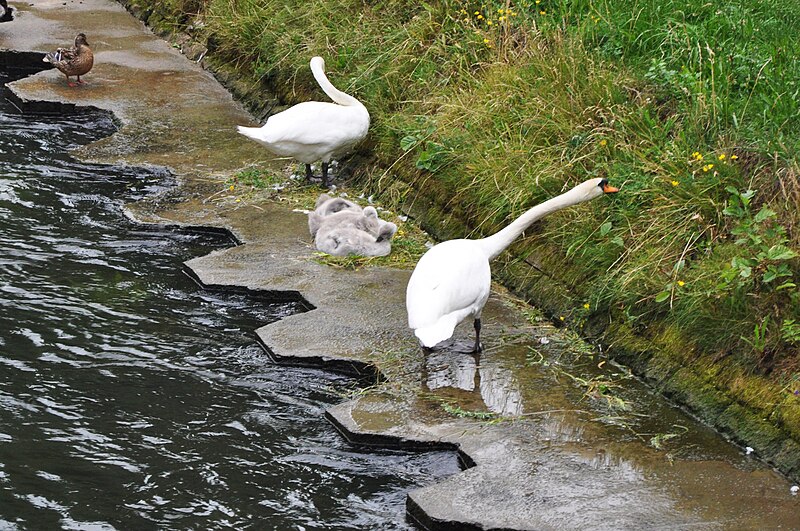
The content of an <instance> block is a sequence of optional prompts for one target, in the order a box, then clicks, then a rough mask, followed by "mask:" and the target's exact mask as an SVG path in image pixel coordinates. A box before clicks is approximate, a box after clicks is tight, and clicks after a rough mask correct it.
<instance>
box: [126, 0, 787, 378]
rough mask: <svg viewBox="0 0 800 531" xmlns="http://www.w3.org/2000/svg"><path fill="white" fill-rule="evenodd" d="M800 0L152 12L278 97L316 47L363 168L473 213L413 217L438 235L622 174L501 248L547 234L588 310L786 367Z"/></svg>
mask: <svg viewBox="0 0 800 531" xmlns="http://www.w3.org/2000/svg"><path fill="white" fill-rule="evenodd" d="M138 2H139V3H140V4H144V5H147V4H151V3H152V4H154V2H151V1H150V0H138ZM798 8H800V3H798V2H797V1H793V0H792V1H778V0H756V1H749V2H744V1H742V0H739V1H734V2H728V1H722V0H710V1H707V2H705V3H697V2H689V1H687V0H663V1H656V0H616V1H614V2H610V1H608V0H574V1H566V0H540V1H539V2H536V1H535V0H523V1H518V2H506V1H499V2H498V1H489V2H474V1H469V2H458V1H452V0H444V1H438V2H429V3H425V2H412V1H410V0H408V1H407V0H385V1H378V2H371V3H364V2H356V1H353V0H325V1H320V2H308V3H304V4H297V3H291V2H286V1H285V0H192V1H191V2H189V3H186V2H181V1H180V0H172V1H170V2H166V3H159V5H158V6H157V7H156V12H157V13H161V15H160V16H161V17H162V18H163V19H165V20H174V21H177V23H178V25H177V26H176V27H177V29H182V30H186V31H189V32H190V33H193V34H194V35H195V36H196V37H198V38H200V39H206V40H207V42H208V43H209V48H210V50H211V51H210V54H209V55H210V56H211V57H212V60H213V61H216V62H218V63H225V64H227V65H229V66H233V67H235V68H236V69H238V71H239V72H240V74H241V75H242V76H243V77H244V78H246V79H250V80H251V81H252V83H253V84H255V85H258V84H263V86H264V87H271V88H276V87H277V88H278V90H279V94H278V95H279V97H280V98H281V99H282V100H283V101H284V102H285V103H287V104H291V103H296V102H299V101H304V100H307V99H311V98H313V99H325V96H324V94H322V93H321V91H320V90H319V89H318V88H317V87H316V85H315V83H314V82H313V79H312V77H311V74H310V72H309V69H308V59H309V58H310V57H311V56H312V55H317V54H318V55H322V56H323V57H325V59H326V64H327V70H328V73H329V77H330V78H331V80H332V81H333V83H334V84H335V85H336V86H338V87H340V88H341V89H343V90H345V91H347V92H349V93H352V94H354V95H355V96H356V97H358V98H359V99H361V100H362V101H364V102H365V104H366V105H367V107H368V109H369V110H370V113H371V116H372V126H371V130H370V136H369V140H368V141H367V143H365V145H364V146H363V148H364V150H365V151H368V152H370V153H372V154H374V156H375V158H374V162H373V163H372V164H371V165H369V166H368V167H365V168H364V171H362V172H361V174H360V175H359V176H358V179H359V183H360V185H361V186H363V187H365V188H366V189H369V190H371V191H372V192H373V193H376V194H378V196H379V197H380V199H381V201H383V202H384V204H386V205H387V206H388V207H390V208H394V209H400V208H402V207H403V206H404V205H406V204H407V202H409V201H410V198H411V197H412V196H413V195H414V193H415V190H426V193H429V195H430V196H431V197H433V198H434V199H435V200H438V201H439V203H440V204H441V206H446V207H448V208H450V209H451V210H452V211H453V213H454V214H453V215H454V216H456V217H457V218H458V219H459V221H460V223H461V224H462V225H461V226H467V227H468V228H469V229H468V230H467V231H462V232H461V233H460V234H454V233H453V232H452V228H451V227H452V226H451V225H434V224H432V223H429V224H428V226H426V227H425V228H426V229H428V230H430V231H431V232H433V233H434V234H436V235H438V236H440V237H453V236H470V235H471V236H478V235H481V234H488V233H491V232H493V231H495V230H497V229H498V228H499V227H501V226H503V225H504V224H505V223H507V222H508V220H509V219H510V218H512V217H513V216H516V215H519V214H520V213H521V212H523V211H524V210H525V209H527V208H529V207H530V205H532V204H534V203H536V202H539V201H541V200H543V199H545V198H548V197H551V196H553V195H555V194H558V193H560V192H561V191H563V190H564V189H565V188H567V187H569V186H572V185H574V184H577V183H578V182H580V181H582V180H584V179H586V178H588V177H591V176H604V177H608V178H609V179H610V180H611V181H612V182H613V183H614V184H615V185H618V186H620V187H621V188H622V192H621V193H620V194H617V196H615V197H614V198H604V199H601V200H599V201H597V202H594V203H592V204H591V205H590V206H582V207H578V208H574V209H570V210H567V211H562V212H559V213H557V214H555V215H553V216H551V217H550V218H548V219H547V220H545V221H543V222H541V223H539V224H537V226H536V227H537V229H536V230H535V231H530V232H535V233H534V234H532V235H530V236H529V237H528V238H527V239H526V241H525V242H524V243H521V244H517V245H515V246H513V247H512V251H514V252H517V253H522V254H525V253H529V252H531V250H534V249H536V247H537V246H546V247H548V248H557V249H559V250H560V252H561V253H562V254H563V255H564V256H565V257H566V259H567V260H568V261H569V265H570V269H571V270H572V271H574V274H573V275H571V276H572V277H573V278H583V279H587V280H586V281H585V282H581V283H578V284H577V285H575V286H572V287H573V289H574V290H575V292H576V294H577V297H578V298H579V299H580V300H584V301H588V302H589V303H590V305H591V308H592V311H593V312H605V313H607V314H609V315H610V316H611V319H612V320H620V321H624V322H627V323H629V324H631V325H632V326H633V327H634V328H635V329H637V330H638V331H640V332H642V333H646V332H647V330H648V329H649V328H650V327H655V328H659V327H661V328H663V327H670V326H672V327H678V328H679V329H680V330H682V331H683V333H684V334H685V335H686V336H687V337H689V338H692V339H693V342H694V343H696V344H697V345H698V346H699V347H701V348H702V349H704V350H705V351H708V352H711V353H712V354H713V353H725V354H726V355H727V354H728V353H733V354H735V355H736V356H737V357H738V358H740V359H741V360H742V362H743V363H745V364H747V365H748V366H749V367H751V368H753V369H758V370H762V371H769V370H771V369H772V368H773V367H779V368H782V370H783V371H784V373H788V374H792V373H794V374H796V373H797V372H798V366H800V347H799V346H798V340H797V336H798V332H797V330H796V329H797V326H796V325H793V323H797V322H800V300H799V298H798V297H799V296H798V295H797V293H798V290H797V289H796V286H792V284H796V283H797V281H798V272H799V268H800V265H799V259H798V257H797V256H796V251H797V249H798V243H799V242H800V234H798V227H800V208H798V205H799V204H800V182H798V175H800V166H798V162H797V160H798V157H797V156H798V149H799V148H800V108H799V107H800V85H798V83H800V44H799V42H800V41H798V40H797V38H796V35H797V34H798V33H799V32H800V17H798V16H797V13H798ZM185 13H199V15H198V16H196V17H191V16H185ZM476 13H477V15H476ZM176 14H184V16H176ZM489 21H491V24H489ZM712 165H713V166H712ZM748 190H753V191H754V192H753V194H752V196H751V199H750V201H751V202H750V204H749V205H748V206H747V208H745V209H743V210H742V211H741V212H734V210H733V209H732V208H731V207H732V206H734V205H735V204H736V202H737V201H740V200H741V195H742V194H748ZM764 208H767V209H768V210H769V212H771V213H772V214H770V215H764V214H760V213H761V212H763V209H764ZM464 232H467V234H464ZM409 246H410V247H411V250H409V252H408V254H407V257H406V258H405V259H404V260H405V261H407V262H413V260H414V257H415V256H416V254H415V253H417V254H418V252H419V251H420V249H419V247H414V246H413V245H412V244H409ZM775 246H780V247H779V248H778V249H777V250H776V249H775ZM402 247H403V243H402V241H401V240H400V241H398V244H397V245H396V247H395V249H397V250H401V249H402ZM784 248H785V249H786V250H788V252H779V251H780V250H781V249H784ZM748 268H749V273H747V274H744V273H745V272H746V271H748ZM776 272H779V274H778V276H774V275H775V274H776ZM765 323H766V324H765ZM787 323H788V324H787ZM756 330H758V332H756Z"/></svg>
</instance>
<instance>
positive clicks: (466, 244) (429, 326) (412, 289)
mask: <svg viewBox="0 0 800 531" xmlns="http://www.w3.org/2000/svg"><path fill="white" fill-rule="evenodd" d="M616 191H617V189H616V188H614V187H613V186H609V184H608V181H606V180H605V179H600V178H597V179H590V180H588V181H586V182H583V183H581V184H579V185H578V186H576V187H574V188H573V189H572V190H570V191H568V192H566V193H563V194H561V195H559V196H556V197H554V198H552V199H549V200H548V201H545V202H544V203H542V204H540V205H537V206H535V207H533V208H531V209H529V210H528V211H527V212H525V213H524V214H522V215H521V216H520V217H519V218H517V219H516V220H514V221H513V222H512V223H511V224H510V225H508V226H507V227H506V228H504V229H502V230H501V231H499V232H497V233H496V234H493V235H492V236H489V237H487V238H482V239H479V240H466V239H460V240H449V241H445V242H442V243H440V244H438V245H435V246H433V247H432V248H431V249H430V250H428V252H426V253H425V254H424V255H423V256H422V258H421V259H420V261H419V262H418V263H417V267H416V268H415V269H414V272H413V273H412V274H411V279H410V280H409V281H408V287H407V289H406V309H407V310H408V325H409V327H411V328H412V329H413V330H414V334H415V335H416V336H417V338H419V340H420V342H421V343H422V346H423V347H424V348H432V347H434V346H435V345H437V344H438V343H440V342H442V341H444V340H446V339H448V338H450V337H451V336H452V335H453V330H454V329H455V327H456V325H457V324H458V323H460V322H461V321H463V320H464V319H465V318H467V317H468V316H470V315H471V316H473V318H474V319H475V321H474V327H475V345H474V347H473V351H475V352H479V351H480V350H481V342H480V335H481V312H482V310H483V306H484V304H486V300H487V299H488V298H489V290H490V289H491V281H492V274H491V268H490V266H489V262H490V261H491V260H492V259H493V258H495V257H496V256H497V255H499V254H500V253H501V252H502V251H503V250H504V249H505V248H506V247H508V246H509V245H511V243H512V242H513V241H514V240H515V239H516V238H517V237H518V236H519V235H520V234H522V232H523V231H524V230H525V229H526V228H528V227H529V226H530V225H531V223H533V222H534V221H536V220H538V219H540V218H543V217H544V216H546V215H548V214H551V213H553V212H556V211H557V210H561V209H562V208H566V207H568V206H572V205H576V204H578V203H582V202H584V201H589V200H590V199H594V198H596V197H600V196H601V195H603V194H604V193H612V192H616Z"/></svg>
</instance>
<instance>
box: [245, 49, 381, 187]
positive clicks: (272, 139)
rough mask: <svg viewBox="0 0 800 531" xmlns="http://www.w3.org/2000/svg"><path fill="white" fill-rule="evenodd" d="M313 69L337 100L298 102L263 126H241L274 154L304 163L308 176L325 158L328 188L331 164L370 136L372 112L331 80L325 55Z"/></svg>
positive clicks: (313, 60)
mask: <svg viewBox="0 0 800 531" xmlns="http://www.w3.org/2000/svg"><path fill="white" fill-rule="evenodd" d="M311 72H312V73H313V74H314V79H316V80H317V83H318V84H319V86H320V87H321V88H322V90H323V91H325V94H327V95H328V97H329V98H330V99H332V100H333V101H334V103H328V102H324V101H306V102H303V103H298V104H297V105H295V106H293V107H289V108H288V109H286V110H285V111H283V112H279V113H278V114H274V115H272V116H270V117H269V119H267V123H265V124H264V125H263V126H262V127H242V126H239V127H238V128H237V129H238V131H239V132H240V133H241V134H243V135H245V136H246V137H248V138H251V139H253V140H255V141H256V142H258V143H259V144H261V145H263V146H264V147H266V148H267V149H268V150H270V151H271V152H272V153H274V154H276V155H279V156H289V157H294V158H295V159H297V160H299V161H300V162H302V163H304V164H305V165H306V177H307V178H308V179H311V177H312V173H311V163H312V162H316V161H320V160H321V161H322V184H323V186H325V187H327V186H328V185H329V184H330V183H329V182H328V163H329V162H330V161H331V159H335V158H338V157H340V156H342V155H345V154H347V153H349V152H350V151H352V149H353V148H354V147H355V146H356V145H357V144H358V143H359V142H361V141H362V140H363V139H364V137H366V136H367V130H368V129H369V112H367V108H366V107H364V105H363V104H362V103H361V102H360V101H358V100H357V99H355V98H354V97H353V96H350V95H349V94H345V93H344V92H342V91H340V90H339V89H337V88H336V87H334V86H333V84H332V83H331V82H330V81H328V78H327V77H326V76H325V61H323V59H322V57H312V58H311Z"/></svg>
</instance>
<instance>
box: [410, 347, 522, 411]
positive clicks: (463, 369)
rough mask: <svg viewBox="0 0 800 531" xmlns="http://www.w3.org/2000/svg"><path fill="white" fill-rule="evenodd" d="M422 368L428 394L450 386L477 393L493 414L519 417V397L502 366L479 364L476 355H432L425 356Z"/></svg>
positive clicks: (444, 353)
mask: <svg viewBox="0 0 800 531" xmlns="http://www.w3.org/2000/svg"><path fill="white" fill-rule="evenodd" d="M425 369H426V371H425V382H424V383H425V385H426V386H427V388H428V390H430V391H434V390H436V389H442V388H446V387H450V388H454V389H461V390H464V391H468V392H477V393H479V394H480V397H481V400H482V401H483V403H484V404H485V405H486V408H487V409H488V410H489V411H491V412H492V413H497V414H498V415H501V416H504V417H513V416H518V415H521V414H522V410H523V407H522V395H521V394H520V392H519V386H518V385H517V382H516V381H515V379H514V373H513V372H512V371H510V370H508V369H504V368H502V367H497V366H484V365H481V364H480V359H479V356H478V355H477V354H476V355H472V356H465V355H463V354H460V353H457V352H452V351H439V352H431V353H428V354H427V355H426V357H425Z"/></svg>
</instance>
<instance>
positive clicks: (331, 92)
mask: <svg viewBox="0 0 800 531" xmlns="http://www.w3.org/2000/svg"><path fill="white" fill-rule="evenodd" d="M311 73H312V74H314V79H316V80H317V83H318V84H319V86H320V88H321V89H322V90H323V91H324V92H325V94H327V95H328V97H329V98H330V99H332V100H333V101H334V102H335V103H338V104H339V105H347V106H359V107H363V106H364V105H363V104H362V103H361V102H360V101H358V100H357V99H355V98H354V97H353V96H350V95H349V94H345V93H344V92H342V91H341V90H339V89H337V88H336V87H334V86H333V83H331V82H330V81H328V77H327V76H326V75H325V62H324V61H323V60H322V58H321V57H314V58H313V59H312V60H311Z"/></svg>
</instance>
